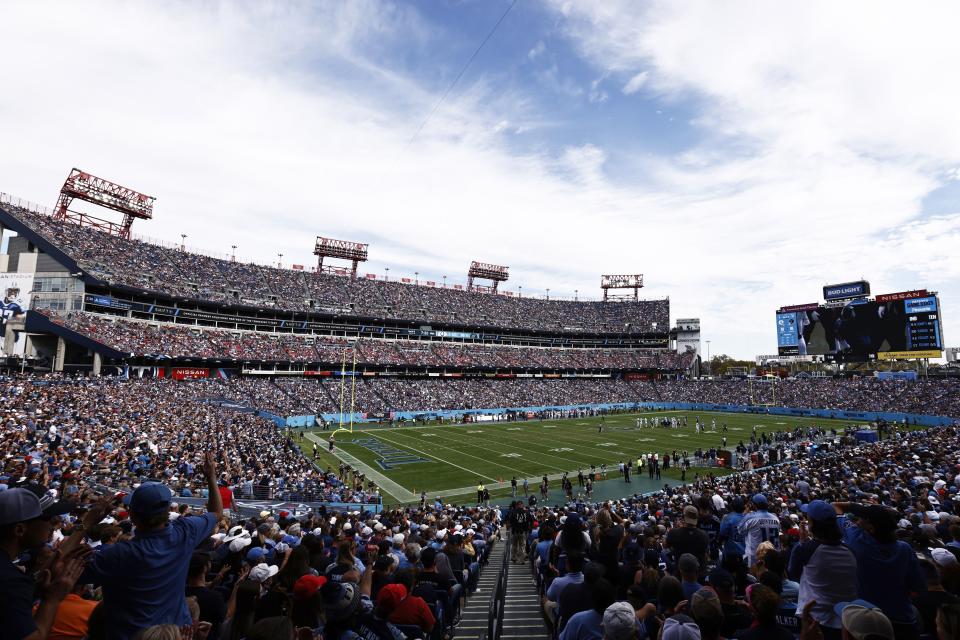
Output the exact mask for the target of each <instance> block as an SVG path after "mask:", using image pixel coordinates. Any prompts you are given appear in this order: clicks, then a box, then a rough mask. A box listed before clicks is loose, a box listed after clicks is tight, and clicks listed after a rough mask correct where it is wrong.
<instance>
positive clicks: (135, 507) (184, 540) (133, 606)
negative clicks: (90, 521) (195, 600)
mask: <svg viewBox="0 0 960 640" xmlns="http://www.w3.org/2000/svg"><path fill="white" fill-rule="evenodd" d="M203 471H204V474H206V477H207V487H208V489H209V491H208V495H209V498H208V501H207V513H205V514H203V515H202V516H190V517H181V518H176V519H174V520H170V517H169V511H170V500H171V498H172V494H171V492H170V489H168V488H167V487H166V486H165V485H163V484H160V483H158V482H148V483H144V484H142V485H140V486H139V487H138V488H137V490H136V491H134V492H133V494H131V495H130V496H129V500H128V501H126V502H127V508H128V509H129V511H130V518H131V519H132V520H133V524H134V526H135V527H136V529H135V530H134V537H133V539H132V540H129V541H124V542H119V543H117V544H115V545H112V546H111V547H110V548H108V549H104V550H103V551H102V552H100V553H98V554H96V556H95V557H94V558H93V560H92V561H91V563H90V566H89V572H88V574H89V577H90V579H91V581H92V582H96V583H98V584H101V585H103V604H102V605H101V606H103V607H104V608H105V610H106V611H105V613H106V617H107V619H108V620H110V628H109V630H108V638H109V639H110V640H127V639H128V638H132V637H133V636H134V635H135V634H136V633H137V632H138V631H139V630H140V629H145V628H147V627H151V626H154V625H158V624H175V625H178V626H183V625H189V624H191V623H192V619H191V617H190V612H189V610H188V609H187V602H186V600H185V598H184V585H185V584H186V580H187V572H188V570H189V567H190V558H191V557H192V555H193V550H194V549H195V548H196V547H197V545H199V544H200V543H201V542H203V541H204V540H206V539H207V538H209V537H210V536H211V535H213V533H214V530H215V529H216V527H217V522H218V521H219V520H220V518H221V517H222V516H223V501H222V499H221V497H220V491H219V490H218V487H217V464H216V461H215V460H214V456H213V454H212V453H210V452H208V453H207V454H206V457H205V460H204V465H203ZM94 508H95V509H102V507H101V506H100V505H97V506H96V507H94ZM104 515H105V513H104Z"/></svg>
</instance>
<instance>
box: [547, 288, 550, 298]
mask: <svg viewBox="0 0 960 640" xmlns="http://www.w3.org/2000/svg"><path fill="white" fill-rule="evenodd" d="M549 299H550V287H547V300H549Z"/></svg>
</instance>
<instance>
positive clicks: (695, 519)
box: [664, 504, 710, 567]
mask: <svg viewBox="0 0 960 640" xmlns="http://www.w3.org/2000/svg"><path fill="white" fill-rule="evenodd" d="M699 522H700V511H699V510H698V509H697V508H696V507H695V506H693V505H692V504H688V505H687V506H685V507H684V508H683V522H682V523H681V525H680V526H679V527H675V528H673V529H671V530H670V532H669V533H668V534H667V539H666V543H665V545H664V546H665V547H666V548H668V549H670V553H671V554H672V555H673V559H674V562H677V561H678V560H679V559H680V556H682V555H683V554H685V553H689V554H691V555H692V556H693V557H694V558H696V559H697V562H699V563H700V566H702V567H705V566H707V551H708V549H709V548H710V537H709V536H708V535H707V532H706V531H703V530H702V529H699V528H697V524H698V523H699Z"/></svg>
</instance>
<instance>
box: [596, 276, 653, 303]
mask: <svg viewBox="0 0 960 640" xmlns="http://www.w3.org/2000/svg"><path fill="white" fill-rule="evenodd" d="M642 287H643V274H641V273H636V274H622V275H605V276H601V277H600V288H601V289H603V300H604V302H606V301H608V300H639V299H640V289H641V288H642ZM611 289H633V295H630V294H625V295H624V294H619V295H618V294H611V293H610V290H611Z"/></svg>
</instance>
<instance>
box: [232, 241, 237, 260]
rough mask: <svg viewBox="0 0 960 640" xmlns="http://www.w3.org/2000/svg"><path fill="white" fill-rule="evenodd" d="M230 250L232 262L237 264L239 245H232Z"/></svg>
mask: <svg viewBox="0 0 960 640" xmlns="http://www.w3.org/2000/svg"><path fill="white" fill-rule="evenodd" d="M230 250H231V251H230V262H236V261H237V245H235V244H232V245H230Z"/></svg>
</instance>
